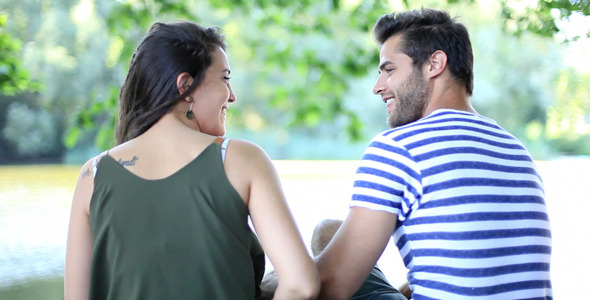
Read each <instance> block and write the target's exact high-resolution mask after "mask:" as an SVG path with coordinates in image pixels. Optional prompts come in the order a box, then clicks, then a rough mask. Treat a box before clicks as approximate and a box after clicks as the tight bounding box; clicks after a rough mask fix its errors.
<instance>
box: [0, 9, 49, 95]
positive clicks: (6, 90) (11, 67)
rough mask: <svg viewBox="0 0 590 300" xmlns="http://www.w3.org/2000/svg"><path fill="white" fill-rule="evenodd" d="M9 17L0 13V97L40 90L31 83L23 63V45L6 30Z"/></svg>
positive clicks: (35, 84) (36, 84) (38, 86)
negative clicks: (21, 52)
mask: <svg viewBox="0 0 590 300" xmlns="http://www.w3.org/2000/svg"><path fill="white" fill-rule="evenodd" d="M7 21H8V15H7V14H6V13H2V12H0V95H15V94H17V93H21V92H24V91H27V90H29V91H32V90H38V89H40V85H39V84H38V83H37V82H34V81H31V79H30V76H29V73H28V72H27V71H26V70H25V69H24V68H23V66H22V63H21V56H20V51H21V46H22V43H21V42H20V41H19V40H18V39H15V38H14V37H12V36H11V35H10V34H9V33H8V32H7V31H6V29H5V27H6V23H7Z"/></svg>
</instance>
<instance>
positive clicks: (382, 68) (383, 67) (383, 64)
mask: <svg viewBox="0 0 590 300" xmlns="http://www.w3.org/2000/svg"><path fill="white" fill-rule="evenodd" d="M390 63H391V61H389V60H386V61H384V62H382V63H381V64H380V65H379V70H384V69H385V66H387V65H388V64H390Z"/></svg>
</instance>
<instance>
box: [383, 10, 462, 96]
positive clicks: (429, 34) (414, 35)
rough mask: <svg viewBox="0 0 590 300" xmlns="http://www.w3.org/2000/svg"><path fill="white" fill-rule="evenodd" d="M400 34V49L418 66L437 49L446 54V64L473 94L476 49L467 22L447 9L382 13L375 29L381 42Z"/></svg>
mask: <svg viewBox="0 0 590 300" xmlns="http://www.w3.org/2000/svg"><path fill="white" fill-rule="evenodd" d="M396 34H399V35H401V36H402V38H401V41H400V49H399V50H400V51H401V52H402V53H404V54H406V55H408V56H409V57H410V58H412V60H413V63H414V66H415V67H419V66H422V64H423V63H424V62H425V61H426V60H427V59H428V58H429V57H430V55H431V54H432V53H434V52H435V51H437V50H442V51H443V52H444V53H446V55H447V58H448V59H447V66H448V67H449V70H450V71H451V74H453V76H454V77H455V79H457V80H458V81H460V82H462V83H464V84H465V88H466V89H467V93H468V94H469V95H471V94H472V93H473V51H472V49H471V41H470V40H469V32H467V28H466V27H465V25H463V24H461V23H459V22H457V21H456V19H455V18H451V17H450V16H449V14H448V13H447V12H445V11H440V10H433V9H426V8H423V9H420V10H411V11H404V12H394V13H392V14H388V15H383V16H381V18H379V20H377V23H376V24H375V27H374V28H373V36H374V37H375V39H376V40H377V42H378V43H379V44H380V45H383V43H385V41H387V39H389V38H390V37H392V36H394V35H396Z"/></svg>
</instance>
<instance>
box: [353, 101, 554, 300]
mask: <svg viewBox="0 0 590 300" xmlns="http://www.w3.org/2000/svg"><path fill="white" fill-rule="evenodd" d="M351 206H359V207H365V208H369V209H373V210H380V211H387V212H391V213H392V214H396V215H397V218H398V225H397V228H396V230H395V232H394V235H393V237H394V241H395V243H396V245H397V247H398V249H399V251H400V254H401V256H402V258H403V260H404V263H405V264H406V266H407V268H408V269H409V273H408V280H409V282H410V284H411V287H412V289H413V299H417V300H419V299H453V300H459V299H551V298H552V291H551V280H550V276H549V265H550V256H551V232H550V227H549V219H548V216H547V209H546V206H545V197H544V191H543V183H542V180H541V177H540V176H539V173H538V171H537V169H536V166H535V164H534V162H533V159H532V158H531V156H530V154H529V153H528V151H527V150H526V149H525V147H524V146H523V145H522V144H521V142H520V141H518V140H517V139H516V138H515V137H514V136H512V135H511V134H509V133H508V132H507V131H505V130H504V129H502V128H501V127H500V126H498V125H497V124H496V122H494V121H493V120H490V119H488V118H485V117H482V116H479V115H475V114H471V113H468V112H463V111H456V110H450V109H442V110H437V111H435V112H433V113H431V114H429V115H428V116H427V117H425V118H423V119H420V120H418V121H416V122H413V123H410V124H408V125H405V126H401V127H398V128H394V129H391V130H387V131H385V132H383V133H381V134H379V135H377V136H376V137H374V138H373V140H372V141H371V143H370V145H369V147H368V148H367V149H366V151H365V153H364V155H363V157H362V160H361V162H360V167H359V168H358V170H357V173H356V175H355V180H354V187H353V196H352V201H351Z"/></svg>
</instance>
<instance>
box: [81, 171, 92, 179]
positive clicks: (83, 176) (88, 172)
mask: <svg viewBox="0 0 590 300" xmlns="http://www.w3.org/2000/svg"><path fill="white" fill-rule="evenodd" d="M90 174H92V172H90V168H88V169H86V171H84V172H83V173H82V179H84V178H86V177H88V176H90Z"/></svg>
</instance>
